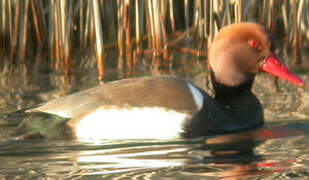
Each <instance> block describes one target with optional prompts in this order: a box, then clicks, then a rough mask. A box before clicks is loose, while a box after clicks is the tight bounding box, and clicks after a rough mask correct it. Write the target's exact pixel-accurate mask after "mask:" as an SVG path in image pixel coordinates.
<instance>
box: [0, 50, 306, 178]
mask: <svg viewBox="0 0 309 180" xmlns="http://www.w3.org/2000/svg"><path fill="white" fill-rule="evenodd" d="M188 58H192V57H188V56H186V55H184V56H182V58H177V61H179V63H178V64H181V65H177V66H175V67H174V68H173V69H172V70H170V71H166V70H150V69H149V68H148V69H147V68H137V69H134V70H131V71H125V70H117V69H112V68H111V69H109V70H108V71H107V73H106V74H107V77H106V79H107V80H108V81H109V80H115V79H122V78H126V77H135V76H144V75H158V74H171V75H174V76H175V75H177V76H180V77H182V78H185V79H188V80H191V81H193V82H195V83H196V84H197V85H199V86H201V87H204V86H205V85H204V83H205V76H206V75H207V72H206V71H205V70H204V69H205V67H206V65H205V64H203V62H200V63H190V62H188V61H186V59H188ZM195 62H197V61H195ZM145 69H146V70H145ZM299 72H301V74H300V75H301V77H302V78H303V79H304V80H305V81H306V82H307V84H308V83H309V80H308V77H309V73H308V72H309V71H306V70H304V71H300V70H299ZM96 78H97V74H96V69H95V68H93V67H89V68H83V69H77V70H75V71H74V72H73V78H72V85H71V87H66V86H64V84H63V75H62V74H61V73H46V72H43V71H41V72H37V71H31V70H29V69H28V70H27V71H26V70H25V69H20V70H19V71H16V72H11V73H9V74H8V73H3V74H1V80H0V96H1V100H0V104H1V107H2V108H1V109H0V113H1V114H3V113H7V112H10V111H13V110H16V109H18V108H24V107H30V106H33V105H36V104H39V103H42V102H45V101H48V100H50V99H53V98H56V97H59V96H62V95H64V94H67V93H70V92H76V91H79V90H83V89H87V88H90V87H93V86H95V85H97V83H98V82H97V80H96ZM278 87H279V89H278V92H277V90H276V88H274V84H273V78H271V77H269V76H267V75H264V74H259V75H258V77H257V79H256V83H255V85H254V92H255V93H256V94H257V96H258V98H259V99H260V100H261V102H262V104H263V106H264V111H265V112H264V113H265V119H266V124H265V127H264V128H262V129H258V130H254V131H250V132H242V133H236V134H230V135H222V136H212V137H202V138H198V139H190V140H184V139H180V140H147V139H145V140H102V141H95V142H82V141H78V140H63V139H57V140H47V139H45V140H44V139H41V140H22V141H14V140H10V139H9V137H8V134H10V133H11V132H12V131H14V129H16V126H17V124H18V123H19V122H20V121H21V119H22V118H23V117H18V118H16V117H7V118H4V117H2V119H0V162H1V166H0V179H38V178H42V179H64V178H68V179H101V178H103V179H108V178H110V179H128V178H131V179H133V178H135V179H168V178H169V179H218V178H231V179H233V178H250V179H273V178H279V179H283V178H299V179H307V178H308V177H309V121H308V120H309V118H308V116H309V106H308V103H309V91H308V87H307V88H305V89H301V88H296V87H295V86H293V85H290V84H288V83H286V82H283V81H279V86H278Z"/></svg>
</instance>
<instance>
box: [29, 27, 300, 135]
mask: <svg viewBox="0 0 309 180" xmlns="http://www.w3.org/2000/svg"><path fill="white" fill-rule="evenodd" d="M209 65H210V67H211V80H212V85H213V90H214V92H215V97H214V98H213V97H211V96H209V95H208V94H207V93H205V92H204V91H203V90H201V89H200V88H198V87H196V86H195V85H193V84H192V83H190V82H187V81H184V80H181V79H177V78H173V77H144V78H136V79H125V80H119V81H114V82H109V83H105V84H104V85H101V86H98V87H95V88H92V89H89V90H86V91H82V92H78V93H75V94H72V95H68V96H64V97H61V98H58V99H55V100H52V101H50V102H48V103H46V104H44V105H43V106H40V107H38V108H34V109H30V110H29V111H28V112H34V113H35V112H43V113H48V114H54V115H56V116H61V117H63V118H67V120H64V121H63V122H62V126H63V127H65V128H64V129H66V130H68V132H69V133H68V134H69V136H70V137H75V138H83V139H115V138H117V139H136V138H141V139H148V138H151V139H152V138H155V139H158V138H159V139H162V138H176V137H197V136H205V135H210V134H222V133H229V132H235V131H240V130H246V129H252V128H256V127H259V126H261V125H262V124H263V122H264V118H263V111H262V107H261V104H260V103H259V101H258V99H257V98H256V97H255V96H254V94H253V93H252V92H251V86H252V84H253V81H254V76H255V74H256V73H257V72H258V71H260V70H262V71H265V72H268V73H270V74H273V75H276V76H278V77H280V78H283V79H286V80H289V81H292V82H293V83H296V84H298V85H301V86H303V85H304V83H303V82H302V81H301V80H300V79H299V78H298V77H297V76H295V75H293V74H292V73H290V72H289V71H288V70H287V69H286V68H285V67H284V66H283V65H282V64H281V63H280V61H279V60H278V59H277V58H275V57H274V56H273V54H272V48H271V40H270V38H269V37H268V35H267V33H266V31H265V29H264V28H263V27H262V26H260V25H258V24H254V23H240V24H235V25H230V26H227V27H225V28H223V29H222V30H221V31H220V32H219V34H218V35H217V36H216V39H215V40H214V43H213V44H212V47H211V49H210V51H209ZM46 126H48V125H46Z"/></svg>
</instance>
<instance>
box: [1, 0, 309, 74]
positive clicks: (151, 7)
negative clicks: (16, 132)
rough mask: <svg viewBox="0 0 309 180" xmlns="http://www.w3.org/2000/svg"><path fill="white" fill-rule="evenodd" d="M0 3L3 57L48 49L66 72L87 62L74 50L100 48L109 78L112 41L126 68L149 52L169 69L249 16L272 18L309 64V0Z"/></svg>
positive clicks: (271, 24)
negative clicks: (174, 58)
mask: <svg viewBox="0 0 309 180" xmlns="http://www.w3.org/2000/svg"><path fill="white" fill-rule="evenodd" d="M0 9H1V13H0V16H1V23H0V48H1V49H0V56H1V57H5V58H4V59H11V61H5V62H3V63H12V64H18V63H20V62H23V61H25V60H27V61H26V62H27V63H29V64H34V63H32V62H34V61H35V60H32V59H30V58H27V57H34V56H35V55H36V54H44V55H45V56H44V57H47V59H48V63H49V67H50V68H51V69H53V70H55V71H59V70H63V71H64V73H65V74H66V75H70V72H71V71H72V68H74V67H75V66H82V65H83V64H85V63H78V62H79V61H81V60H80V59H78V58H76V57H75V56H74V54H89V53H91V52H94V51H95V52H96V59H97V61H96V62H97V68H98V73H99V76H98V77H99V79H101V80H102V79H103V78H104V73H105V72H104V67H105V66H104V64H111V63H112V62H109V61H108V60H107V61H106V62H104V56H105V53H107V52H106V51H105V50H104V49H107V48H109V47H113V48H115V47H116V48H117V49H118V55H119V61H118V67H119V68H124V65H123V64H124V63H125V64H126V67H127V68H131V67H133V66H136V65H139V64H140V63H139V60H140V57H141V56H142V55H144V54H152V56H153V57H154V58H153V59H154V61H153V65H154V67H169V66H170V64H171V63H172V62H170V61H169V59H170V58H169V56H170V54H171V53H172V52H173V51H177V52H183V53H191V54H194V55H206V54H207V48H205V47H208V46H209V45H210V44H211V42H212V41H213V38H214V36H215V35H216V33H217V32H218V30H219V29H220V28H221V27H223V26H225V25H227V24H231V23H234V22H241V21H255V22H259V23H261V24H264V25H265V26H266V27H268V28H269V29H270V31H271V32H272V33H273V34H275V35H277V36H278V37H277V39H279V41H281V40H282V41H283V42H285V44H286V47H288V49H291V50H292V54H293V56H294V59H295V61H294V64H297V65H302V64H303V63H306V62H305V61H304V60H303V59H302V56H301V54H302V52H301V50H302V49H303V48H305V47H308V39H309V18H308V15H309V0H261V1H260V0H250V1H244V0H209V1H202V0H194V1H193V0H177V1H174V0H135V1H130V0H117V1H116V2H111V1H104V0H100V1H99V0H79V1H65V0H46V1H40V0H29V1H19V0H1V1H0ZM113 12H115V13H113ZM116 12H117V13H116ZM188 38H189V39H190V38H195V39H194V41H196V42H201V43H197V44H194V43H192V44H187V43H185V42H186V39H188ZM103 40H104V41H103ZM205 42H206V43H205ZM199 44H203V45H199ZM73 52H74V53H73ZM28 55H31V56H28ZM40 57H41V56H40ZM124 59H125V62H124ZM76 62H77V63H76ZM72 64H74V66H73V65H72ZM112 64H114V63H112ZM12 68H15V66H12ZM3 70H4V69H3Z"/></svg>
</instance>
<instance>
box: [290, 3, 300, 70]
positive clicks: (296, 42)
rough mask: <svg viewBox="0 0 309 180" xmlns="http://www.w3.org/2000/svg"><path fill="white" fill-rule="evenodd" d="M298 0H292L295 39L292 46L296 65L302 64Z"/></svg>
mask: <svg viewBox="0 0 309 180" xmlns="http://www.w3.org/2000/svg"><path fill="white" fill-rule="evenodd" d="M297 8H298V6H297V0H292V11H293V13H292V14H293V22H292V24H293V41H292V48H293V52H292V53H293V57H294V63H295V64H296V65H300V64H301V61H302V60H301V54H300V48H299V44H300V43H299V38H300V36H299V30H298V27H299V26H298V21H297Z"/></svg>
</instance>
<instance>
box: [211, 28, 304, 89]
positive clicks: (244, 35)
mask: <svg viewBox="0 0 309 180" xmlns="http://www.w3.org/2000/svg"><path fill="white" fill-rule="evenodd" d="M273 46H274V45H273V42H272V39H271V38H270V36H269V34H268V33H267V31H266V30H265V28H264V27H263V26H261V25H259V24H256V23H238V24H232V25H229V26H226V27H224V28H222V29H221V30H220V31H219V33H218V34H217V36H216V37H215V39H214V41H213V43H212V45H211V47H210V50H209V56H208V60H209V65H210V67H211V70H212V72H213V75H214V78H215V80H216V81H217V82H218V83H220V84H223V85H225V86H229V87H233V86H239V85H241V84H243V83H246V82H249V81H252V80H253V78H254V75H255V74H256V73H257V72H258V71H260V70H262V71H264V72H267V73H269V74H272V75H274V76H277V77H279V78H282V79H285V80H288V81H290V82H293V83H295V84H297V85H300V86H304V85H305V84H304V82H303V81H302V80H301V79H300V78H299V77H297V76H296V75H294V74H293V73H291V72H290V71H289V70H288V69H287V68H286V67H285V66H284V65H283V64H282V63H281V62H280V60H279V59H278V58H277V57H276V56H275V55H274V52H273V51H274V48H273Z"/></svg>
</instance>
